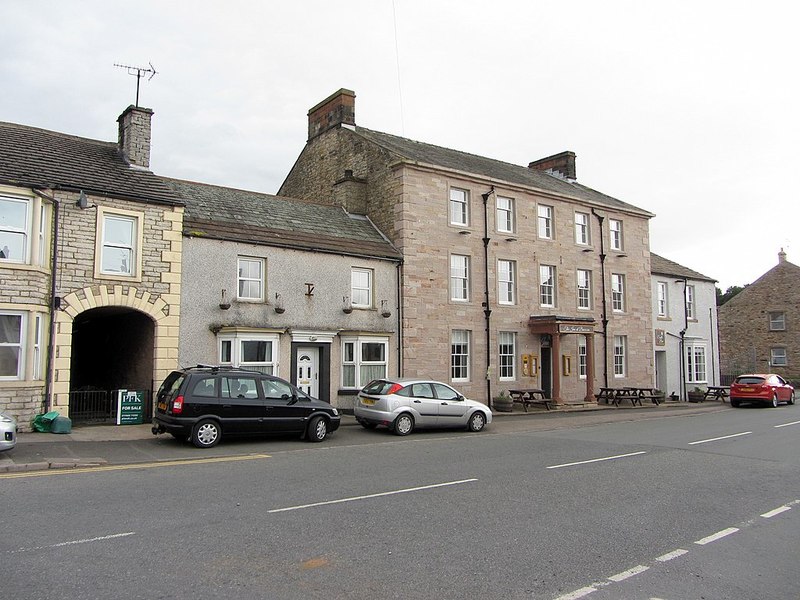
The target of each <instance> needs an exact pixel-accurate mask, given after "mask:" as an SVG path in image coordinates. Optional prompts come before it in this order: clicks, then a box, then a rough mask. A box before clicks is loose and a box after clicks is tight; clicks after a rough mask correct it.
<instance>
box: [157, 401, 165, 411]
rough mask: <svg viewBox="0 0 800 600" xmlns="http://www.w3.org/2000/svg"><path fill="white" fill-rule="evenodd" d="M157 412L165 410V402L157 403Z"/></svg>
mask: <svg viewBox="0 0 800 600" xmlns="http://www.w3.org/2000/svg"><path fill="white" fill-rule="evenodd" d="M158 410H167V403H166V402H159V403H158Z"/></svg>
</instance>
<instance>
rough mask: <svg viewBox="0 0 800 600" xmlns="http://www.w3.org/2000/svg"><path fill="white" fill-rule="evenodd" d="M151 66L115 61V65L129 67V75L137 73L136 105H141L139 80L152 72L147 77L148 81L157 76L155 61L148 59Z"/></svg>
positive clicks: (122, 67)
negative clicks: (134, 65)
mask: <svg viewBox="0 0 800 600" xmlns="http://www.w3.org/2000/svg"><path fill="white" fill-rule="evenodd" d="M147 64H149V65H150V66H149V67H132V66H130V65H120V64H117V63H114V66H115V67H119V68H120V69H127V70H128V75H135V76H136V106H137V107H138V106H139V82H140V81H141V79H142V77H144V76H145V75H146V74H147V73H150V77H148V78H147V81H150V80H151V79H152V78H153V77H155V76H156V68H155V67H154V66H153V63H151V62H150V61H147Z"/></svg>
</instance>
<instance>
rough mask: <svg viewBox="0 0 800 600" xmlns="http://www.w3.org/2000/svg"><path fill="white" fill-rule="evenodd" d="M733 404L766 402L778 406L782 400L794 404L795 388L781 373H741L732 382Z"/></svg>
mask: <svg viewBox="0 0 800 600" xmlns="http://www.w3.org/2000/svg"><path fill="white" fill-rule="evenodd" d="M730 395H731V406H739V404H740V403H741V402H764V403H767V404H772V406H778V404H779V403H780V402H786V403H787V404H794V388H793V387H792V386H791V385H789V384H788V383H786V380H785V379H784V378H783V377H781V376H780V375H775V374H774V373H752V374H749V375H739V376H738V377H737V378H736V381H734V382H733V383H732V384H731V394H730Z"/></svg>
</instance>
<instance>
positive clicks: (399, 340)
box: [395, 261, 403, 377]
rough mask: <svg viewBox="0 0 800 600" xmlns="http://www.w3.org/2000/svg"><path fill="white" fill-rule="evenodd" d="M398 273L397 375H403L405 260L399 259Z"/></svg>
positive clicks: (396, 271) (396, 270)
mask: <svg viewBox="0 0 800 600" xmlns="http://www.w3.org/2000/svg"><path fill="white" fill-rule="evenodd" d="M395 273H396V275H397V334H396V335H397V376H398V377H403V314H402V313H403V286H402V281H403V262H402V261H398V263H397V267H396V269H395Z"/></svg>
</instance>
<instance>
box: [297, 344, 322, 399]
mask: <svg viewBox="0 0 800 600" xmlns="http://www.w3.org/2000/svg"><path fill="white" fill-rule="evenodd" d="M296 375H297V379H296V380H295V381H296V382H297V387H299V388H300V389H301V390H302V391H304V392H305V393H306V394H308V395H309V396H314V398H319V348H303V347H300V348H298V349H297V373H296Z"/></svg>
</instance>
